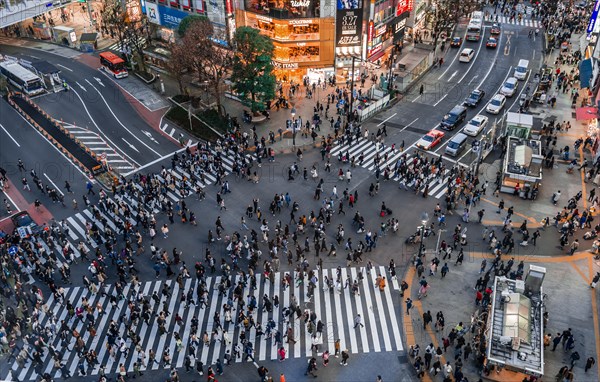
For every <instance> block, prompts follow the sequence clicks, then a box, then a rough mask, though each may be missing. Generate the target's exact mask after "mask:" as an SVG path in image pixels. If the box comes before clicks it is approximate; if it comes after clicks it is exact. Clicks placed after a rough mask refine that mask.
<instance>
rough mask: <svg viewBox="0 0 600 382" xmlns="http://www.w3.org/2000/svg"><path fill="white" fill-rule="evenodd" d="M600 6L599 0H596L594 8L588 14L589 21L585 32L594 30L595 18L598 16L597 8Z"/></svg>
mask: <svg viewBox="0 0 600 382" xmlns="http://www.w3.org/2000/svg"><path fill="white" fill-rule="evenodd" d="M599 8H600V0H596V4H594V10H593V11H592V15H591V16H590V22H589V24H588V27H587V34H588V35H589V34H591V33H592V32H593V31H594V26H595V25H596V19H597V18H598V9H599Z"/></svg>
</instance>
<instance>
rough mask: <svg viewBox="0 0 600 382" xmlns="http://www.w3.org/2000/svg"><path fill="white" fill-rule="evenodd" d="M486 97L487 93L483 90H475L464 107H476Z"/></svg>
mask: <svg viewBox="0 0 600 382" xmlns="http://www.w3.org/2000/svg"><path fill="white" fill-rule="evenodd" d="M484 96H485V91H484V90H483V89H475V90H473V91H472V92H471V94H470V95H469V96H468V97H467V99H466V100H465V102H464V105H465V106H469V107H475V106H477V105H478V104H479V101H481V100H482V99H483V97H484Z"/></svg>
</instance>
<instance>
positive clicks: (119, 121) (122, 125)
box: [85, 79, 161, 157]
mask: <svg viewBox="0 0 600 382" xmlns="http://www.w3.org/2000/svg"><path fill="white" fill-rule="evenodd" d="M85 81H86V82H87V83H88V84H90V86H91V87H92V88H94V90H95V91H96V92H97V93H98V95H100V98H102V101H104V104H105V105H106V107H107V108H108V111H110V113H111V114H112V116H113V117H114V118H115V120H116V121H117V122H118V123H119V125H121V127H123V128H124V129H125V130H126V131H127V132H128V133H129V134H131V136H132V137H133V138H135V139H136V140H137V141H138V142H140V143H141V144H142V145H144V146H145V147H146V148H147V149H148V150H150V151H152V152H153V153H154V154H156V155H158V156H159V157H160V156H161V155H160V153H159V152H158V151H156V150H154V149H153V148H152V147H150V146H148V145H147V144H146V143H145V142H144V141H142V140H141V139H140V138H139V137H138V136H137V135H135V134H134V133H133V132H132V131H131V130H129V129H128V128H127V126H125V125H124V124H123V122H121V120H120V119H119V118H117V116H116V114H115V113H114V111H113V110H112V108H111V107H110V106H109V105H108V102H106V98H104V95H103V94H102V93H101V92H100V90H98V88H97V87H95V86H94V85H93V84H92V83H91V82H90V81H88V80H87V79H86V80H85ZM136 99H137V98H136Z"/></svg>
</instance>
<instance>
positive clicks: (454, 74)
mask: <svg viewBox="0 0 600 382" xmlns="http://www.w3.org/2000/svg"><path fill="white" fill-rule="evenodd" d="M457 74H458V70H455V71H454V73H452V75H450V78H448V82H450V81H451V80H452V78H454V76H456V75H457Z"/></svg>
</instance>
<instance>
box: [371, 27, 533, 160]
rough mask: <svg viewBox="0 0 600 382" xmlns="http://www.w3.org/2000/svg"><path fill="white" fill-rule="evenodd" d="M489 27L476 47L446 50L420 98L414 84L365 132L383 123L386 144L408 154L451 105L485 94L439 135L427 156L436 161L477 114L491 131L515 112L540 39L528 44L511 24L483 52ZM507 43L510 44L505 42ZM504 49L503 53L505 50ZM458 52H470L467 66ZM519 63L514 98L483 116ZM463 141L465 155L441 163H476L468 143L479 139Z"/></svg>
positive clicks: (526, 29)
mask: <svg viewBox="0 0 600 382" xmlns="http://www.w3.org/2000/svg"><path fill="white" fill-rule="evenodd" d="M491 24H492V23H491V22H485V23H484V26H485V27H486V28H485V34H483V37H482V38H481V39H480V41H479V42H469V41H464V42H463V44H462V46H461V47H460V48H450V49H449V51H448V53H447V54H446V57H445V59H444V64H443V65H442V67H438V68H433V69H432V70H431V71H430V72H429V73H427V74H426V75H425V76H424V78H423V79H422V81H421V83H422V84H423V85H424V94H423V95H419V86H420V85H419V84H417V85H416V86H414V87H413V90H412V91H411V93H409V94H408V95H407V96H406V97H405V98H404V99H403V100H402V101H401V102H399V103H398V104H396V105H395V106H394V107H392V108H390V109H389V110H386V111H385V112H383V113H381V114H380V115H378V116H377V117H376V118H374V119H373V120H372V121H368V122H367V124H366V125H367V126H368V127H369V129H375V128H377V127H378V126H379V125H381V124H383V123H385V124H386V126H388V134H389V136H390V138H388V139H386V142H388V143H389V144H391V143H396V145H397V146H398V145H400V142H402V141H404V142H405V147H407V148H411V146H413V145H414V144H415V143H416V142H417V140H418V139H419V138H421V137H422V136H423V135H424V134H426V133H427V132H429V131H430V130H432V129H435V128H438V127H439V123H440V122H441V120H442V117H443V116H444V115H445V114H446V113H447V112H449V111H450V110H451V109H452V108H453V107H454V106H455V105H460V104H462V102H463V101H464V100H465V99H466V98H467V97H468V96H469V94H470V93H471V92H472V91H473V90H474V89H482V90H484V91H485V97H484V98H483V100H481V102H480V103H479V105H478V106H477V107H474V108H469V110H468V112H467V118H466V119H465V121H464V122H463V123H462V124H461V125H460V126H459V127H457V128H456V129H454V130H453V131H444V132H445V137H444V140H443V142H442V144H440V145H438V146H437V147H435V148H434V149H433V150H432V152H433V153H434V154H435V155H436V156H437V155H439V154H443V153H444V149H445V147H446V143H447V142H448V141H449V140H450V139H451V138H452V137H453V136H454V135H456V134H458V133H460V132H461V130H462V128H463V127H464V126H465V125H466V124H467V123H468V121H469V120H471V118H473V117H474V116H475V115H477V114H482V115H485V116H487V117H488V118H489V124H488V128H487V129H486V131H489V129H491V128H492V125H493V122H494V120H497V121H498V122H500V120H501V118H502V117H503V115H504V113H505V112H507V111H513V112H515V111H518V108H519V97H520V94H521V92H522V91H524V90H525V88H526V87H527V83H528V81H529V80H530V79H532V78H533V76H534V74H535V73H536V72H537V70H538V69H539V68H540V66H541V64H542V62H541V61H542V58H543V56H542V55H541V49H542V41H541V37H538V38H529V37H528V32H529V30H530V28H529V27H524V26H520V25H513V24H503V25H502V33H501V35H500V36H499V44H498V47H497V48H496V49H489V48H486V47H485V43H486V41H487V38H488V37H489V36H490V32H489V31H490V26H491ZM464 34H465V30H464V29H463V30H460V29H459V30H458V31H457V33H456V35H457V36H462V37H464ZM509 39H510V43H508V40H509ZM507 46H508V48H507ZM464 48H472V49H475V57H474V58H473V59H472V60H471V62H470V63H463V62H459V60H458V55H459V54H460V52H461V51H462V50H463V49H464ZM520 59H527V60H529V68H530V70H529V76H528V77H527V78H526V80H524V81H519V87H518V89H517V92H516V93H515V95H513V96H512V97H510V98H507V102H506V105H505V107H504V109H503V110H502V111H501V113H500V114H498V115H492V114H489V113H487V112H486V111H485V107H486V106H487V103H488V102H489V101H490V99H491V98H492V97H493V96H494V95H495V94H497V93H498V92H499V90H500V88H501V87H502V85H503V84H504V82H505V80H506V79H507V78H508V77H511V76H512V75H513V72H514V69H515V66H516V65H517V64H518V62H519V60H520ZM483 134H484V132H482V133H480V134H479V136H478V137H475V138H471V137H469V139H468V144H467V149H465V150H464V151H463V152H462V153H461V154H460V155H459V156H458V157H457V158H452V157H445V158H444V159H447V160H448V161H449V162H450V163H454V162H455V161H456V160H458V161H459V162H461V163H462V164H464V165H470V164H471V163H472V162H473V160H475V159H476V157H475V155H474V154H472V153H471V152H470V151H471V149H470V148H471V142H472V141H473V140H475V139H480V138H481V136H482V135H483Z"/></svg>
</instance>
